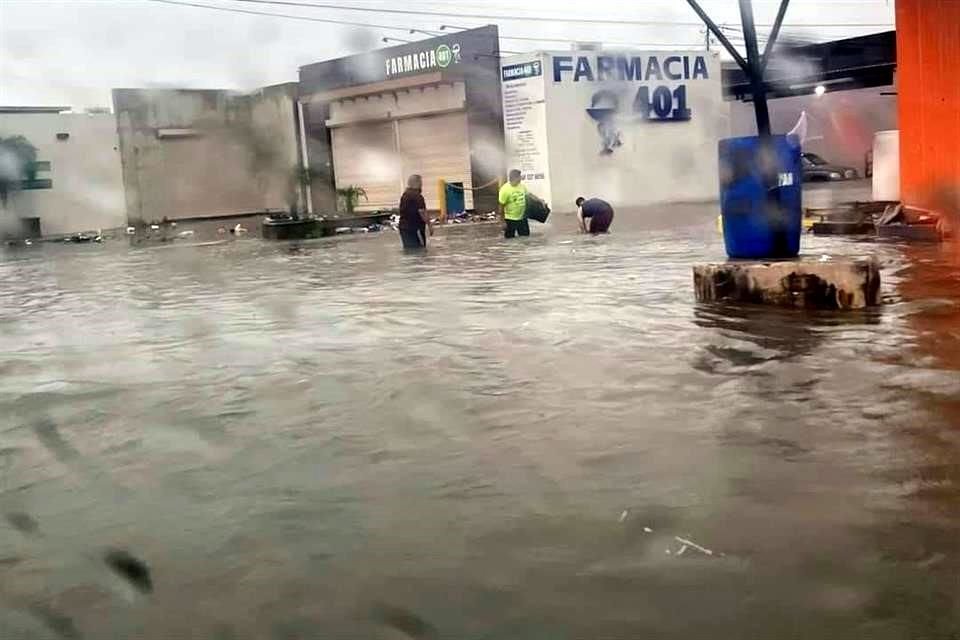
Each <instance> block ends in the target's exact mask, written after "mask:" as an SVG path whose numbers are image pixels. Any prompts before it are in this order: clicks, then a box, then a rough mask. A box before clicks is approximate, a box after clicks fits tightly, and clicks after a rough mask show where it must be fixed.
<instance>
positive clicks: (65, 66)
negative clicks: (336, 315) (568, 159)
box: [0, 0, 894, 108]
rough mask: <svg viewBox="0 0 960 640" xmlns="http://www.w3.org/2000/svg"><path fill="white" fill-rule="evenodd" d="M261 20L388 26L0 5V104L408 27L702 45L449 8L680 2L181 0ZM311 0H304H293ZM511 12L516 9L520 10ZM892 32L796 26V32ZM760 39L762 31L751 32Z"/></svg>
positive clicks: (587, 9) (525, 46)
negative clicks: (284, 1)
mask: <svg viewBox="0 0 960 640" xmlns="http://www.w3.org/2000/svg"><path fill="white" fill-rule="evenodd" d="M182 1H185V2H193V3H195V4H206V5H211V6H217V7H224V8H233V9H240V10H246V11H257V12H263V13H283V14H290V15H298V16H306V17H314V18H329V19H334V20H346V21H351V22H358V23H365V24H377V25H383V26H393V27H397V28H398V30H387V29H382V28H370V27H358V26H346V25H336V24H324V23H319V22H306V21H300V20H294V19H288V18H281V17H271V16H259V15H247V14H240V13H229V12H224V11H214V10H209V9H201V8H196V7H185V6H171V5H167V4H160V3H156V2H152V1H150V0H59V1H53V0H0V104H6V105H26V104H30V105H37V104H64V105H71V106H74V107H80V108H84V107H90V106H109V104H110V94H109V89H110V88H111V87H151V86H152V87H160V86H163V87H191V88H200V87H205V88H228V89H241V90H249V89H253V88H256V87H258V86H263V85H267V84H274V83H278V82H285V81H289V80H296V78H297V68H298V67H299V66H301V65H304V64H307V63H310V62H316V61H318V60H324V59H329V58H336V57H340V56H344V55H349V54H352V53H357V52H360V51H366V50H369V49H372V48H378V47H382V46H387V45H385V44H383V43H382V41H381V39H382V38H383V37H385V36H388V37H395V38H402V39H422V38H425V37H427V36H425V35H422V34H413V35H411V34H410V33H409V31H408V29H409V28H419V29H425V30H437V29H439V27H440V25H442V24H451V25H455V26H461V27H468V26H480V25H482V24H487V23H496V24H498V25H499V26H500V33H501V36H511V35H513V36H524V37H552V38H563V39H569V40H571V41H572V40H578V41H588V42H595V41H599V42H608V43H610V42H615V43H624V42H630V43H637V44H638V45H641V46H645V47H647V48H653V47H652V45H654V44H660V45H662V46H671V45H687V46H700V45H701V44H702V42H703V38H704V36H703V34H702V33H701V28H699V27H697V26H664V25H627V24H624V25H620V24H614V25H609V24H606V25H598V24H588V23H576V22H569V23H555V22H528V21H517V20H503V19H487V20H484V19H472V18H471V19H467V18H460V17H456V14H458V13H471V14H483V15H488V14H502V15H529V16H550V17H552V18H574V19H576V18H580V19H590V18H594V19H596V18H601V19H614V20H617V19H624V20H635V21H638V20H639V21H642V20H664V21H671V22H686V23H691V22H696V15H694V14H693V12H692V11H691V10H690V8H689V7H688V5H687V3H686V2H684V0H634V1H633V2H624V1H623V0H591V2H589V3H586V2H562V1H560V0H526V2H523V3H517V2H505V1H503V0H472V1H471V2H461V1H456V0H403V1H402V2H401V1H398V0H313V1H314V2H320V3H323V4H334V5H337V6H344V7H358V8H365V9H378V8H381V9H384V8H385V9H415V10H424V11H434V12H449V13H451V14H453V15H450V16H449V17H441V16H437V17H434V16H419V15H399V14H385V13H380V12H376V11H373V12H361V11H348V10H327V9H317V8H299V7H291V6H279V5H270V4H253V3H247V2H239V1H237V0H182ZM292 1H295V2H304V3H305V2H309V1H311V0H292ZM701 4H702V5H703V6H704V7H705V8H706V9H707V11H708V12H709V13H710V14H711V15H712V16H714V17H715V19H716V20H717V21H718V22H721V23H728V24H730V25H739V22H740V20H739V10H738V9H737V2H736V0H702V1H701ZM778 4H779V3H778V2H777V1H776V0H754V5H755V12H756V19H757V22H758V23H760V24H763V23H771V22H772V21H773V18H774V16H775V14H776V11H777V7H778ZM517 7H522V9H518V8H517ZM893 21H894V3H893V0H793V2H792V4H791V7H790V10H789V12H788V14H787V20H786V23H785V27H784V34H785V35H787V36H788V37H792V38H798V39H805V40H813V41H822V40H831V39H834V38H841V37H846V36H851V35H858V34H862V33H872V32H877V31H884V30H887V29H890V28H892V25H893ZM826 23H830V24H857V25H866V24H873V25H890V26H886V27H885V26H858V27H827V26H816V27H812V28H804V27H803V26H802V25H824V24H826ZM759 31H760V32H761V33H765V32H766V31H769V27H761V28H760V29H759ZM570 46H571V44H570V43H569V42H541V43H537V42H528V41H515V40H509V39H506V38H504V39H503V40H502V41H501V47H502V48H503V49H506V50H515V51H528V50H535V49H546V50H553V49H569V48H570Z"/></svg>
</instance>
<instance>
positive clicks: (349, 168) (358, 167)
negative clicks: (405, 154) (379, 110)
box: [332, 122, 402, 211]
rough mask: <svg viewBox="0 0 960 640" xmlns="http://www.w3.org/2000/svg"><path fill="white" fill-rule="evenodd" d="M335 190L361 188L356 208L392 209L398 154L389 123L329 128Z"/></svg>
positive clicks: (396, 192)
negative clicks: (364, 194)
mask: <svg viewBox="0 0 960 640" xmlns="http://www.w3.org/2000/svg"><path fill="white" fill-rule="evenodd" d="M332 142H333V166H334V175H335V176H336V184H337V188H338V189H343V188H346V187H349V186H358V187H363V188H364V190H366V192H367V199H366V200H364V199H363V198H361V199H360V202H359V204H358V205H357V209H358V210H359V211H373V210H376V209H387V208H394V207H396V206H397V204H398V203H399V202H400V191H401V190H400V186H401V184H402V178H401V172H400V157H399V155H398V154H397V140H396V131H395V130H394V123H392V122H377V123H362V124H355V125H348V126H343V127H338V128H336V129H333V130H332Z"/></svg>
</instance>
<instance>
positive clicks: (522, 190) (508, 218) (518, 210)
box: [498, 169, 530, 238]
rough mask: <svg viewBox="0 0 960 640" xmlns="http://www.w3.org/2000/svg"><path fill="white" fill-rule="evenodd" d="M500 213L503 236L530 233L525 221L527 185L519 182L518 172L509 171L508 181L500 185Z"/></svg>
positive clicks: (528, 225)
mask: <svg viewBox="0 0 960 640" xmlns="http://www.w3.org/2000/svg"><path fill="white" fill-rule="evenodd" d="M498 201H499V203H500V215H501V216H503V224H504V227H503V237H504V238H513V237H514V236H516V235H518V234H519V235H521V236H528V235H530V224H529V223H528V222H527V187H526V186H525V185H523V184H521V183H520V172H519V171H517V170H516V169H513V170H511V171H510V182H508V183H507V184H505V185H503V186H502V187H500V197H499V198H498Z"/></svg>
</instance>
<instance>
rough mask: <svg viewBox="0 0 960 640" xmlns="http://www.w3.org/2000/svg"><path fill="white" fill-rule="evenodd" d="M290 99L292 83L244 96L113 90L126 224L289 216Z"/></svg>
mask: <svg viewBox="0 0 960 640" xmlns="http://www.w3.org/2000/svg"><path fill="white" fill-rule="evenodd" d="M295 95H296V85H295V84H294V83H290V84H286V85H277V86H274V87H267V88H265V89H261V90H259V91H257V92H255V93H253V94H248V95H244V94H237V93H232V92H227V91H216V90H169V89H115V90H114V92H113V102H114V109H115V111H116V114H117V126H118V131H119V137H120V150H121V154H122V160H123V180H124V185H125V187H126V198H127V209H128V212H129V217H130V220H131V223H137V222H152V221H156V220H162V219H163V218H168V219H171V220H176V219H183V218H197V217H217V216H230V215H239V214H245V213H254V212H258V211H265V210H268V209H273V210H280V209H287V208H288V206H289V205H290V203H291V194H292V193H295V189H292V187H293V184H294V183H293V181H292V177H291V176H292V175H293V174H294V172H295V169H296V167H297V166H298V153H297V135H298V134H297V124H296V118H295ZM171 134H172V135H171ZM165 136H170V137H165Z"/></svg>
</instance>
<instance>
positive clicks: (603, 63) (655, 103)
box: [505, 54, 710, 155]
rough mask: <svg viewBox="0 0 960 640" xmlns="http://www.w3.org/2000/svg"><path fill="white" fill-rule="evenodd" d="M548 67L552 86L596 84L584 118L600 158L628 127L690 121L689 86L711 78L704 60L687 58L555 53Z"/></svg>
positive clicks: (614, 146)
mask: <svg viewBox="0 0 960 640" xmlns="http://www.w3.org/2000/svg"><path fill="white" fill-rule="evenodd" d="M552 65H553V68H552V77H553V82H554V83H555V84H557V83H560V84H565V83H573V84H577V85H582V84H595V85H596V86H597V89H596V91H594V92H593V94H592V97H591V100H590V104H589V105H588V106H587V107H586V114H587V116H588V117H589V118H590V119H591V120H593V121H594V122H595V123H596V127H597V134H598V135H599V136H600V144H601V149H600V153H601V154H602V155H609V154H612V153H614V152H615V151H616V149H617V148H618V147H620V146H622V145H623V134H622V131H621V127H622V126H623V125H625V124H627V123H631V122H641V121H642V122H650V123H666V122H687V121H689V120H691V119H692V118H693V116H694V114H693V109H692V108H691V107H690V103H689V101H688V84H689V83H690V82H695V81H700V80H709V79H710V69H709V67H708V64H707V60H706V57H705V56H703V55H692V54H656V55H624V54H620V55H613V54H611V55H602V54H589V55H586V54H585V55H554V56H553V57H552ZM518 66H519V65H518ZM505 71H506V69H505Z"/></svg>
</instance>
